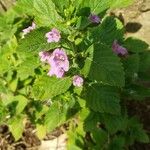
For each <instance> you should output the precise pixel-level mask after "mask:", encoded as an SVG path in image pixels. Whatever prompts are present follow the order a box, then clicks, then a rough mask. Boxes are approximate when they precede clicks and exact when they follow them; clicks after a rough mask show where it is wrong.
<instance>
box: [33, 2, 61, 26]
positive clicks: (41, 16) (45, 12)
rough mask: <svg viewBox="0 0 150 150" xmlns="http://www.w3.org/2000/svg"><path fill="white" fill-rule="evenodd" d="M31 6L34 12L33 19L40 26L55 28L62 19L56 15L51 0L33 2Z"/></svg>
mask: <svg viewBox="0 0 150 150" xmlns="http://www.w3.org/2000/svg"><path fill="white" fill-rule="evenodd" d="M33 6H34V11H35V19H36V20H37V21H38V22H39V23H40V24H41V25H45V26H50V25H54V26H57V25H56V23H57V22H58V21H61V20H62V18H61V17H60V16H59V14H58V13H57V11H56V8H55V5H54V3H53V2H52V0H34V2H33ZM43 20H44V21H43Z"/></svg>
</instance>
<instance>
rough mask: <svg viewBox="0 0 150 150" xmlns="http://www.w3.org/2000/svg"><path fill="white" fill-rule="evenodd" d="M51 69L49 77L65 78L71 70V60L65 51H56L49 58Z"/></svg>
mask: <svg viewBox="0 0 150 150" xmlns="http://www.w3.org/2000/svg"><path fill="white" fill-rule="evenodd" d="M48 63H49V64H50V66H51V68H50V71H49V73H48V75H50V76H52V75H56V77H57V78H61V77H63V75H64V73H65V72H67V71H68V70H69V60H68V57H67V55H66V53H65V51H64V50H62V49H59V48H57V49H55V50H54V51H53V53H52V54H51V56H50V57H49V58H48Z"/></svg>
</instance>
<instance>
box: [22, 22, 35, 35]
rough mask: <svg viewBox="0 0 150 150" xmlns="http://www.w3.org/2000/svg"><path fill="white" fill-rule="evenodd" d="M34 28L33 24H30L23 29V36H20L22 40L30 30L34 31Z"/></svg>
mask: <svg viewBox="0 0 150 150" xmlns="http://www.w3.org/2000/svg"><path fill="white" fill-rule="evenodd" d="M35 28H36V24H35V23H34V22H32V25H31V26H29V27H28V28H25V29H23V30H22V31H23V34H22V38H24V36H25V35H26V34H28V33H30V32H31V31H32V30H34V29H35Z"/></svg>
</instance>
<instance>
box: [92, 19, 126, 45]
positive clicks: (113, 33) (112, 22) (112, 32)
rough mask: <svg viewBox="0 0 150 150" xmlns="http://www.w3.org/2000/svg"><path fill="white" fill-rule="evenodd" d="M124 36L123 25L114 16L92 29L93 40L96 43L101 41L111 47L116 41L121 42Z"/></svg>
mask: <svg viewBox="0 0 150 150" xmlns="http://www.w3.org/2000/svg"><path fill="white" fill-rule="evenodd" d="M123 36H124V28H123V24H122V22H121V21H120V20H119V19H117V18H115V17H113V16H109V17H106V18H105V19H104V20H103V21H102V23H101V24H100V25H99V26H97V27H96V28H92V29H91V38H92V39H93V40H94V41H95V42H98V41H101V42H103V43H106V44H109V45H110V46H112V43H113V41H114V40H120V39H122V38H123Z"/></svg>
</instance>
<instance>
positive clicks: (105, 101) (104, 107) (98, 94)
mask: <svg viewBox="0 0 150 150" xmlns="http://www.w3.org/2000/svg"><path fill="white" fill-rule="evenodd" d="M84 94H85V98H86V101H87V106H88V107H89V108H91V109H93V110H94V111H97V112H101V113H109V114H119V113H120V105H119V101H120V100H119V95H118V91H117V89H116V88H114V87H110V86H102V85H99V84H92V85H91V86H89V87H88V88H87V90H86V91H85V93H84Z"/></svg>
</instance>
